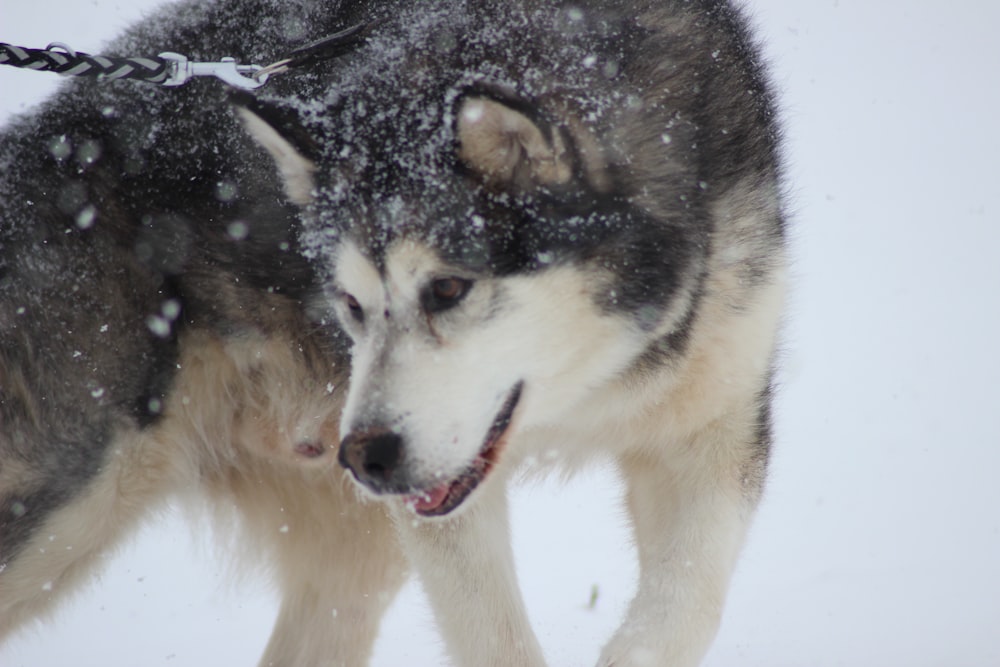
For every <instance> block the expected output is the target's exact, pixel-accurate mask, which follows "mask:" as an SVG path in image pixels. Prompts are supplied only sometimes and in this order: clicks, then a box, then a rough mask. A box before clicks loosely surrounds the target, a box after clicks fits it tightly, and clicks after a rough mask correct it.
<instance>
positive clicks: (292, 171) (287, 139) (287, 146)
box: [232, 94, 319, 205]
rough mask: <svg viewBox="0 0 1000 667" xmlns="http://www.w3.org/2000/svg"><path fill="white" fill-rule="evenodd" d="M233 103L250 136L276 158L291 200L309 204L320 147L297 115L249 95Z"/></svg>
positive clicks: (240, 97)
mask: <svg viewBox="0 0 1000 667" xmlns="http://www.w3.org/2000/svg"><path fill="white" fill-rule="evenodd" d="M232 101H233V103H234V104H235V105H236V112H237V113H238V114H239V115H240V118H241V119H242V120H243V125H244V126H245V127H246V129H247V131H248V132H249V133H250V136H252V137H253V138H254V139H255V140H256V141H257V143H259V144H260V145H261V146H262V147H263V148H264V149H265V150H267V152H268V153H270V154H271V157H272V158H274V161H275V164H276V165H277V166H278V171H279V172H280V173H281V176H282V179H283V180H284V183H285V192H286V193H287V194H288V198H289V200H291V201H292V203H294V204H299V205H305V204H308V203H309V202H310V201H311V200H312V192H313V189H314V188H315V180H314V178H313V174H314V172H315V171H316V163H315V162H314V160H313V157H312V156H314V155H317V154H318V149H319V147H318V145H317V144H316V142H315V140H313V138H312V137H311V136H310V135H309V133H308V132H307V131H306V129H305V128H304V127H302V125H301V123H300V122H299V120H298V117H297V116H296V115H295V113H294V111H292V110H291V109H288V108H285V107H281V106H278V105H274V104H269V103H267V102H264V101H262V100H259V99H257V98H255V97H253V96H252V95H247V94H239V95H233V96H232Z"/></svg>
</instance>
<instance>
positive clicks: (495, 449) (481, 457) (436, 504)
mask: <svg viewBox="0 0 1000 667" xmlns="http://www.w3.org/2000/svg"><path fill="white" fill-rule="evenodd" d="M523 386H524V383H523V382H518V383H517V384H516V385H514V388H513V389H511V390H510V393H509V394H508V395H507V400H506V401H504V404H503V406H502V407H501V408H500V411H499V412H497V415H496V417H495V418H494V419H493V423H492V424H491V425H490V428H489V430H488V431H487V432H486V439H485V440H484V442H483V446H482V447H481V448H480V449H479V453H478V454H477V455H476V458H475V459H474V460H473V462H472V463H471V464H470V465H469V467H468V468H466V469H465V472H463V473H461V474H460V475H458V477H455V478H453V479H452V480H450V481H448V482H444V483H443V484H439V485H437V486H435V487H433V488H430V489H426V490H424V491H422V492H420V493H414V494H411V495H408V496H404V497H403V502H404V503H405V504H406V505H407V506H408V507H410V508H411V509H412V510H413V511H414V512H416V513H417V514H419V515H420V516H427V517H432V516H444V515H445V514H448V513H449V512H451V511H452V510H454V509H455V508H457V507H458V506H459V505H461V504H462V503H463V502H465V499H466V498H468V497H469V495H470V494H471V493H472V491H473V490H474V489H475V488H476V487H477V486H479V484H480V483H481V482H482V481H483V480H484V479H486V476H487V475H488V474H489V473H490V471H491V470H492V469H493V466H494V465H495V464H496V462H497V460H498V458H499V456H500V452H501V450H502V449H503V444H504V442H505V441H504V438H503V436H504V434H506V433H507V430H508V428H509V427H510V423H511V419H512V418H513V416H514V410H515V409H516V408H517V404H518V402H519V401H520V400H521V389H522V388H523Z"/></svg>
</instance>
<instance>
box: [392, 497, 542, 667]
mask: <svg viewBox="0 0 1000 667" xmlns="http://www.w3.org/2000/svg"><path fill="white" fill-rule="evenodd" d="M479 495H480V497H479V498H475V499H473V500H474V502H475V506H474V507H471V508H469V510H468V511H466V512H464V513H463V514H461V515H459V516H457V517H454V518H445V519H432V520H427V519H422V518H420V517H418V516H416V515H415V514H414V513H413V512H412V511H410V510H409V509H406V508H404V507H397V508H396V512H395V518H396V520H397V526H398V528H399V532H400V535H401V539H402V542H403V546H404V549H405V550H406V553H407V555H408V556H409V557H410V560H411V562H412V563H413V565H414V567H415V569H416V570H417V573H418V575H419V577H420V580H421V583H422V584H423V586H424V589H425V590H426V592H427V596H428V598H429V599H430V603H431V606H432V608H433V609H434V614H435V617H436V619H437V621H438V624H439V627H440V629H441V633H442V634H443V636H444V638H445V642H446V643H447V645H448V649H449V652H450V653H451V656H452V658H453V659H454V660H455V663H456V665H458V666H459V667H540V666H542V665H544V663H545V661H544V659H543V658H542V651H541V648H540V647H539V645H538V640H537V639H536V638H535V635H534V633H533V632H532V630H531V626H530V624H529V623H528V618H527V613H526V612H525V608H524V602H523V600H522V598H521V592H520V589H519V587H518V585H517V578H516V575H515V572H514V555H513V551H512V549H511V543H510V529H509V524H508V513H507V499H506V491H505V489H504V488H503V485H502V484H496V483H494V484H490V485H487V486H486V487H485V488H481V489H480V490H479Z"/></svg>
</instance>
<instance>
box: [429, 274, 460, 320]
mask: <svg viewBox="0 0 1000 667" xmlns="http://www.w3.org/2000/svg"><path fill="white" fill-rule="evenodd" d="M471 287H472V281H471V280H465V279H464V278H454V277H452V278H438V279H437V280H434V281H432V282H431V284H430V287H429V288H428V290H427V292H426V294H425V296H424V308H425V309H426V310H427V312H429V313H439V312H441V311H443V310H448V309H449V308H453V307H455V306H457V305H458V303H459V302H460V301H461V300H462V299H463V298H464V297H465V295H466V294H468V293H469V288H471Z"/></svg>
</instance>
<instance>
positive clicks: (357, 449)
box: [337, 430, 405, 493]
mask: <svg viewBox="0 0 1000 667" xmlns="http://www.w3.org/2000/svg"><path fill="white" fill-rule="evenodd" d="M337 460H338V461H340V465H342V466H344V467H345V468H347V469H348V470H350V471H351V472H352V473H353V474H354V477H355V479H357V480H358V481H359V482H361V483H362V484H364V485H365V486H367V487H368V488H369V489H371V490H372V491H374V492H375V493H388V492H392V491H396V490H397V489H401V488H402V487H403V486H405V485H404V484H402V483H401V482H402V480H400V479H399V469H400V462H401V461H402V460H403V438H402V437H401V436H400V435H399V434H398V433H394V432H392V431H388V430H373V431H363V432H353V433H350V434H348V435H347V437H346V438H344V440H343V441H342V442H341V443H340V453H339V455H338V456H337Z"/></svg>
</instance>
